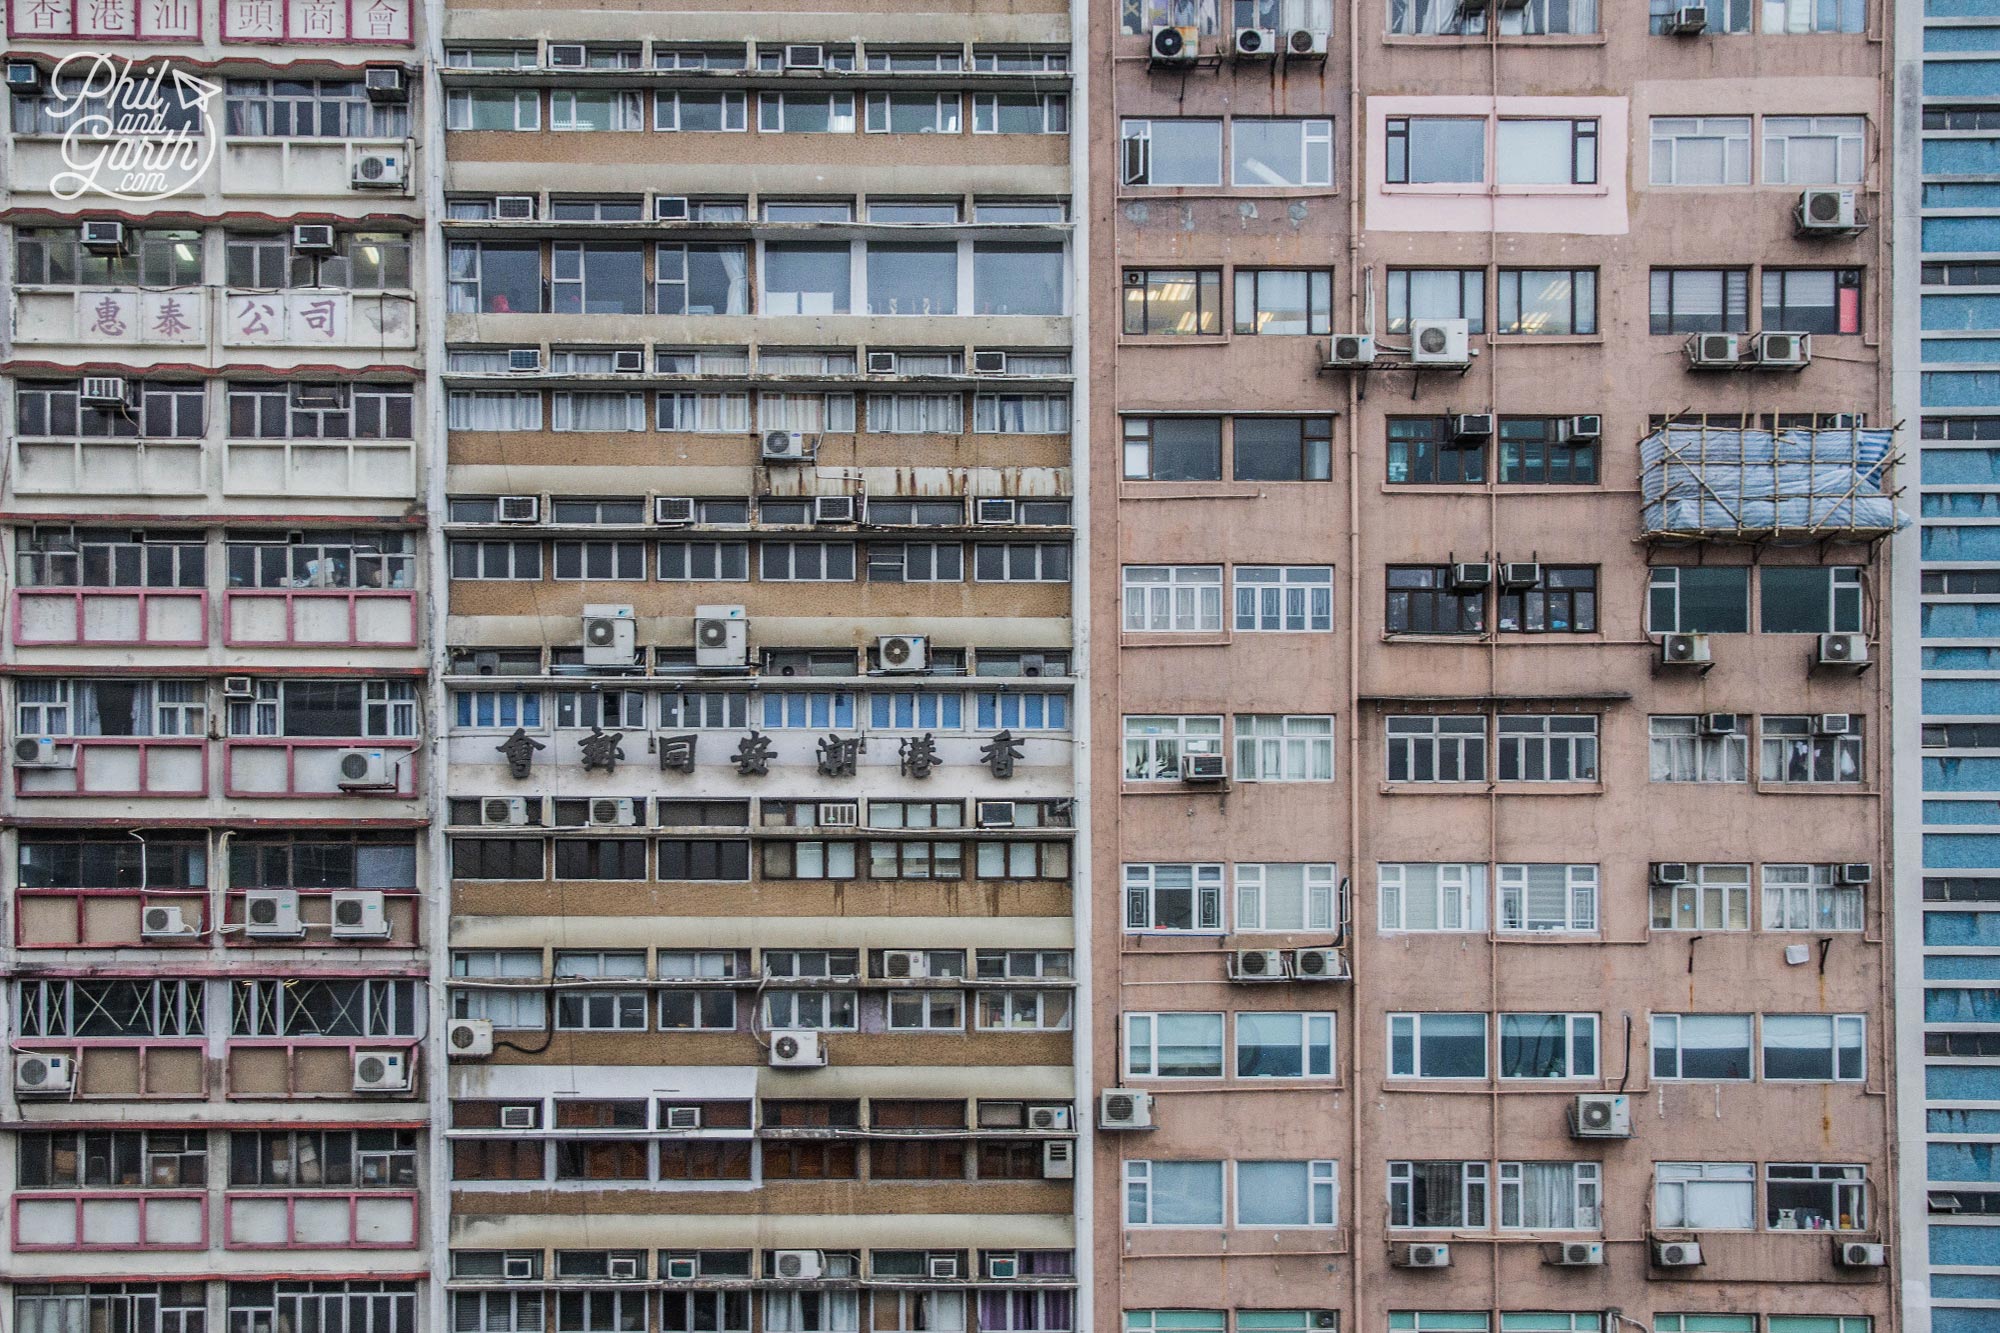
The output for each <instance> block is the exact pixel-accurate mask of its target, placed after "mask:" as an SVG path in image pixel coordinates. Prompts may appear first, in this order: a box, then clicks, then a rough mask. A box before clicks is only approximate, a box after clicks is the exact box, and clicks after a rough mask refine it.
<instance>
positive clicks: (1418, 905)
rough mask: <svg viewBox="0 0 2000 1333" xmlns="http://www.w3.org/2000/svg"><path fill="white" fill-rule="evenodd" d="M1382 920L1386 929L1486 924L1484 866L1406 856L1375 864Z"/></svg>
mask: <svg viewBox="0 0 2000 1333" xmlns="http://www.w3.org/2000/svg"><path fill="white" fill-rule="evenodd" d="M1375 886H1376V894H1377V899H1378V918H1377V919H1378V921H1379V922H1380V926H1381V929H1383V930H1385V931H1396V930H1411V931H1463V930H1484V929H1486V867H1485V866H1483V865H1478V864H1474V863H1460V862H1433V861H1404V862H1384V863H1382V864H1380V865H1377V866H1376V867H1375Z"/></svg>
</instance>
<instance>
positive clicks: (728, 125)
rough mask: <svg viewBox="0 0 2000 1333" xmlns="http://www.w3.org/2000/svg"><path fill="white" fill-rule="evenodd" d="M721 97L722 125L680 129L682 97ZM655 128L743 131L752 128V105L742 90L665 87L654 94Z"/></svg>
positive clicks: (665, 130)
mask: <svg viewBox="0 0 2000 1333" xmlns="http://www.w3.org/2000/svg"><path fill="white" fill-rule="evenodd" d="M683 97H688V98H701V99H703V100H706V99H708V98H711V97H713V98H716V99H718V104H719V105H720V106H721V108H722V128H721V130H719V131H714V130H683V129H681V99H682V98H683ZM653 128H654V129H656V130H661V131H664V132H667V133H672V134H707V133H721V134H741V133H744V132H746V131H747V130H748V129H749V128H750V113H749V108H748V106H747V104H746V102H745V100H744V96H743V94H742V93H731V92H697V91H696V90H694V89H692V88H680V89H673V90H666V89H663V90H661V91H660V92H657V93H654V94H653Z"/></svg>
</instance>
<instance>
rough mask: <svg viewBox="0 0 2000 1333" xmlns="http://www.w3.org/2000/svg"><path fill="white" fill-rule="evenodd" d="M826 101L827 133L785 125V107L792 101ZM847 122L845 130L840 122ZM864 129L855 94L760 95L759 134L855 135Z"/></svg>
mask: <svg viewBox="0 0 2000 1333" xmlns="http://www.w3.org/2000/svg"><path fill="white" fill-rule="evenodd" d="M815 96H817V97H823V98H825V99H826V115H827V128H826V129H824V130H792V129H787V128H786V126H785V106H786V103H787V101H788V99H797V100H798V101H800V102H805V101H808V100H810V99H812V98H813V97H815ZM843 120H845V121H846V122H847V123H846V127H845V128H844V129H843V128H841V126H840V122H841V121H843ZM860 127H861V125H860V122H859V120H857V119H856V118H855V114H854V94H853V93H817V94H815V93H803V92H762V93H759V94H757V132H758V133H759V134H852V133H854V132H855V131H856V130H857V129H859V128H860Z"/></svg>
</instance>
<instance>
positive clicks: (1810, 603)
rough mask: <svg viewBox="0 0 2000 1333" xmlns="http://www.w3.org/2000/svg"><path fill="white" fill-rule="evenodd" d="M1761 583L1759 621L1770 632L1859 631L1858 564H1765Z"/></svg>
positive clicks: (1760, 578) (1759, 625)
mask: <svg viewBox="0 0 2000 1333" xmlns="http://www.w3.org/2000/svg"><path fill="white" fill-rule="evenodd" d="M1757 584H1758V607H1757V610H1758V615H1757V625H1758V628H1759V629H1761V630H1763V632H1764V633H1766V634H1836V633H1848V634H1855V633H1859V632H1860V631H1861V607H1862V596H1861V570H1860V568H1859V567H1858V566H1854V565H1835V566H1831V567H1825V568H1822V567H1818V566H1812V565H1766V566H1764V567H1763V568H1762V569H1761V570H1760V571H1759V572H1758V576H1757Z"/></svg>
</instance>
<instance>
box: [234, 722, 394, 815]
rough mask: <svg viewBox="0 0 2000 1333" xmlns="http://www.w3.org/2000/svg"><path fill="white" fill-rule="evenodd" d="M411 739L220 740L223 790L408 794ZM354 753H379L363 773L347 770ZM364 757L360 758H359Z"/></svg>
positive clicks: (294, 795) (282, 794)
mask: <svg viewBox="0 0 2000 1333" xmlns="http://www.w3.org/2000/svg"><path fill="white" fill-rule="evenodd" d="M418 745H419V742H417V741H415V740H412V739H407V738H405V739H400V740H376V739H353V740H348V739H342V740H325V739H320V738H314V739H310V740H294V739H291V738H288V737H270V738H262V737H259V738H253V739H236V740H230V741H225V742H223V747H222V794H223V795H224V796H228V797H232V798H257V797H270V798H287V799H320V798H324V797H328V796H340V795H348V794H353V795H365V796H375V797H378V798H382V799H388V800H410V799H412V798H414V797H415V796H416V794H417V781H418V774H417V768H418V763H417V750H418ZM356 754H363V755H375V754H380V755H381V756H382V762H381V763H380V765H379V766H376V767H375V768H374V770H373V771H370V772H366V773H359V772H352V771H350V769H351V768H353V767H354V765H351V764H349V763H348V762H347V761H348V760H349V758H350V757H351V756H353V755H356ZM364 762H365V761H364Z"/></svg>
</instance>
